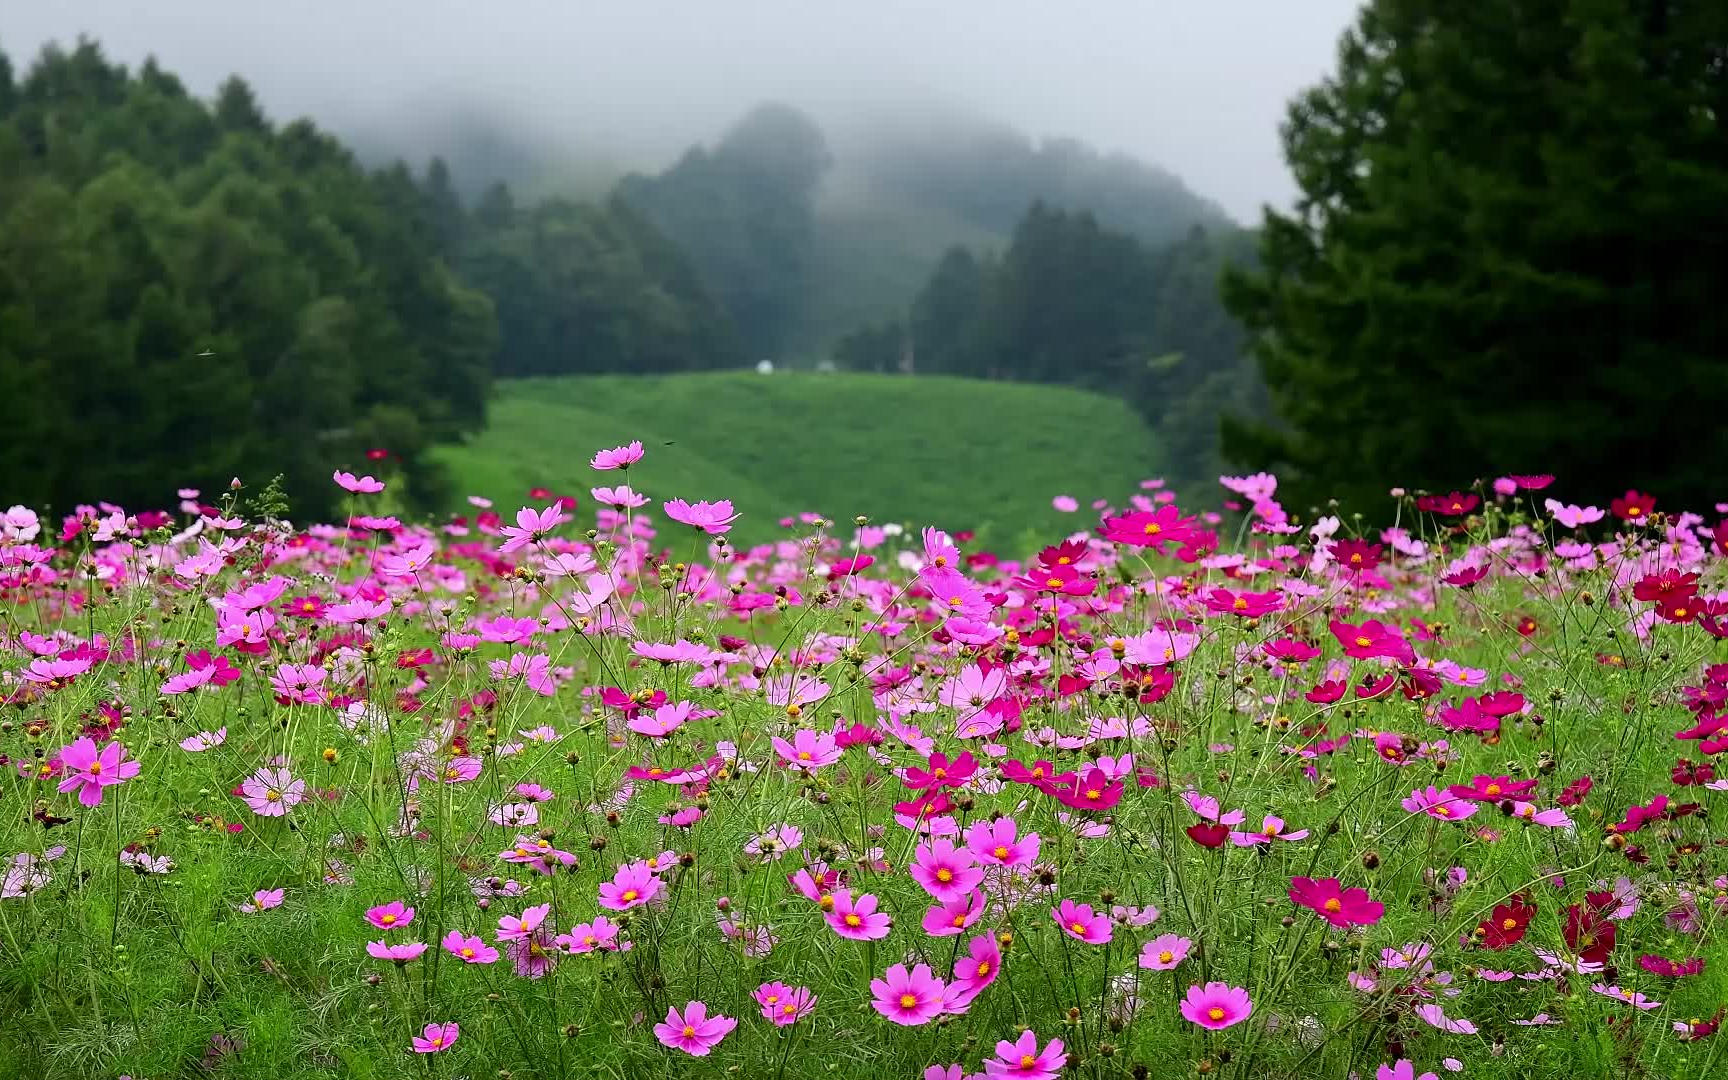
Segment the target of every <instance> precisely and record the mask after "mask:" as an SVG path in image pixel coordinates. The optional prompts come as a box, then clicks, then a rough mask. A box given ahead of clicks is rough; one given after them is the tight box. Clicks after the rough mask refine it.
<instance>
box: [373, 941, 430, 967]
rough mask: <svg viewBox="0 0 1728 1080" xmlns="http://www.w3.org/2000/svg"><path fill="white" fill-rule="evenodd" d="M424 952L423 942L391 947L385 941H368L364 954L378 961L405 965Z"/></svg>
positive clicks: (411, 942)
mask: <svg viewBox="0 0 1728 1080" xmlns="http://www.w3.org/2000/svg"><path fill="white" fill-rule="evenodd" d="M425 951H426V943H425V942H424V941H410V942H407V943H406V944H403V945H392V944H390V943H389V942H387V941H368V942H367V943H366V953H367V955H368V956H371V957H373V958H374V959H378V960H388V961H390V962H391V963H393V964H406V963H408V962H409V961H410V960H415V959H418V958H419V956H420V954H421V953H423V952H425Z"/></svg>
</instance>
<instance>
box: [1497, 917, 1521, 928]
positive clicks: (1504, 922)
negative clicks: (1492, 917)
mask: <svg viewBox="0 0 1728 1080" xmlns="http://www.w3.org/2000/svg"><path fill="white" fill-rule="evenodd" d="M1500 929H1502V930H1516V929H1518V920H1517V919H1501V920H1500Z"/></svg>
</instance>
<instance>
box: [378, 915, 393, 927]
mask: <svg viewBox="0 0 1728 1080" xmlns="http://www.w3.org/2000/svg"><path fill="white" fill-rule="evenodd" d="M378 921H379V922H381V923H383V924H384V925H385V926H392V925H394V924H395V922H396V916H394V915H380V916H378Z"/></svg>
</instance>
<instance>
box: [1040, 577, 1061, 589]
mask: <svg viewBox="0 0 1728 1080" xmlns="http://www.w3.org/2000/svg"><path fill="white" fill-rule="evenodd" d="M1044 584H1045V585H1048V586H1049V587H1050V588H1052V589H1060V588H1061V587H1062V579H1061V578H1059V577H1052V578H1047V579H1045V581H1044Z"/></svg>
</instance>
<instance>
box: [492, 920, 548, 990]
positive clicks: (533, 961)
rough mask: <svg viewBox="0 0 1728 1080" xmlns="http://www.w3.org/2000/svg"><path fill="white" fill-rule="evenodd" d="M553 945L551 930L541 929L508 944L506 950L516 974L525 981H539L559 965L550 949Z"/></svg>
mask: <svg viewBox="0 0 1728 1080" xmlns="http://www.w3.org/2000/svg"><path fill="white" fill-rule="evenodd" d="M553 944H554V940H553V935H552V931H551V929H549V928H547V927H540V928H538V929H536V930H534V931H533V932H531V933H530V934H528V936H526V937H520V938H517V939H516V940H515V941H511V942H507V943H506V944H505V946H504V949H505V952H506V953H507V954H508V955H509V957H510V963H511V964H512V965H513V966H514V970H515V972H516V974H518V975H520V976H522V977H523V978H525V979H538V978H541V977H543V976H544V975H545V974H546V973H547V972H548V971H551V970H552V967H553V965H554V964H556V963H557V956H556V955H555V954H554V952H553V950H552V949H551V948H549V946H551V945H553Z"/></svg>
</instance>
